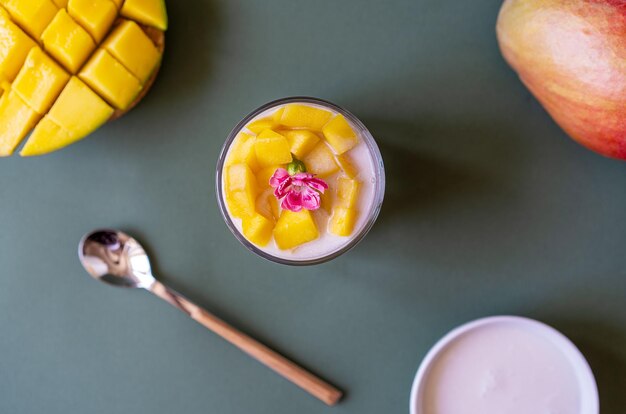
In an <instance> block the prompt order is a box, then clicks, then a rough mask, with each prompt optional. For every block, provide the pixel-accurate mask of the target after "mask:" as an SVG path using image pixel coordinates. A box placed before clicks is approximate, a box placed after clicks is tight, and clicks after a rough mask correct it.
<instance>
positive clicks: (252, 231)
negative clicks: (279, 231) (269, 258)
mask: <svg viewBox="0 0 626 414" xmlns="http://www.w3.org/2000/svg"><path fill="white" fill-rule="evenodd" d="M241 226H242V229H243V235H244V236H245V237H246V239H248V240H249V241H250V242H251V243H253V244H256V245H258V246H261V247H263V246H266V245H267V244H268V243H269V241H270V239H271V238H272V230H273V229H274V222H273V221H271V220H269V219H267V218H266V217H265V216H263V215H261V214H258V213H257V214H253V215H252V216H250V217H244V218H243V220H242V222H241Z"/></svg>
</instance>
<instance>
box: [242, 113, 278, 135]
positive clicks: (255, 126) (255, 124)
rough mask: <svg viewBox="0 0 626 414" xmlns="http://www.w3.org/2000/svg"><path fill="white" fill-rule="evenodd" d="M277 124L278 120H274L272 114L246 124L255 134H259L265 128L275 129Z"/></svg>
mask: <svg viewBox="0 0 626 414" xmlns="http://www.w3.org/2000/svg"><path fill="white" fill-rule="evenodd" d="M277 126H278V124H277V123H276V121H274V118H272V117H271V116H270V117H267V118H261V119H257V120H256V121H252V122H250V123H249V124H248V125H246V128H248V129H249V130H250V131H252V132H254V133H255V134H259V133H260V132H262V131H263V130H265V129H274V128H276V127H277Z"/></svg>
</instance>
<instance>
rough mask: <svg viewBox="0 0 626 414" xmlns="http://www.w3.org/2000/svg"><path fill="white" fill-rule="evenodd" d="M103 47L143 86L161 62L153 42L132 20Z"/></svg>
mask: <svg viewBox="0 0 626 414" xmlns="http://www.w3.org/2000/svg"><path fill="white" fill-rule="evenodd" d="M107 1H108V0H107ZM102 46H103V47H104V48H105V49H106V50H107V52H109V53H110V54H111V55H112V56H113V57H114V58H115V59H117V60H118V61H119V62H120V63H121V64H122V65H124V66H125V67H126V69H128V70H129V71H130V72H131V73H132V74H133V75H135V77H137V79H139V82H141V84H142V85H143V84H145V83H146V82H147V81H148V79H150V76H152V73H154V70H155V69H156V68H157V66H158V65H159V62H160V61H161V54H160V53H159V51H158V50H157V48H156V46H154V43H152V40H150V38H149V37H148V36H147V35H146V34H145V32H144V31H143V30H142V29H141V27H139V25H138V24H137V23H135V22H133V21H131V20H126V21H124V22H123V23H121V24H120V25H119V26H117V27H116V28H115V30H114V31H113V33H111V35H109V37H107V39H106V41H105V42H104V44H103V45H102Z"/></svg>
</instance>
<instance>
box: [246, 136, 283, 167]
mask: <svg viewBox="0 0 626 414" xmlns="http://www.w3.org/2000/svg"><path fill="white" fill-rule="evenodd" d="M254 152H255V154H256V159H257V161H258V163H259V166H260V167H269V166H272V165H278V164H288V163H290V162H291V160H292V157H291V152H290V151H289V142H287V138H285V137H284V136H282V135H280V134H279V133H277V132H274V131H272V130H271V129H266V130H264V131H263V132H261V133H260V134H259V135H258V136H257V137H256V140H255V142H254Z"/></svg>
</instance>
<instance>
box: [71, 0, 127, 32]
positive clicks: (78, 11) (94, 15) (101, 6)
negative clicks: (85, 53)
mask: <svg viewBox="0 0 626 414" xmlns="http://www.w3.org/2000/svg"><path fill="white" fill-rule="evenodd" d="M67 11H68V13H69V14H70V16H72V18H73V19H74V20H76V21H77V22H78V23H80V25H81V26H82V27H83V28H84V29H85V30H87V32H89V34H90V35H91V37H92V38H93V39H94V40H95V41H96V42H97V43H100V42H101V41H102V39H103V38H104V36H105V35H106V34H107V33H108V31H109V29H110V28H111V25H112V24H113V22H114V21H115V18H116V17H117V6H116V5H115V3H113V1H111V0H69V3H68V4H67Z"/></svg>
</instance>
